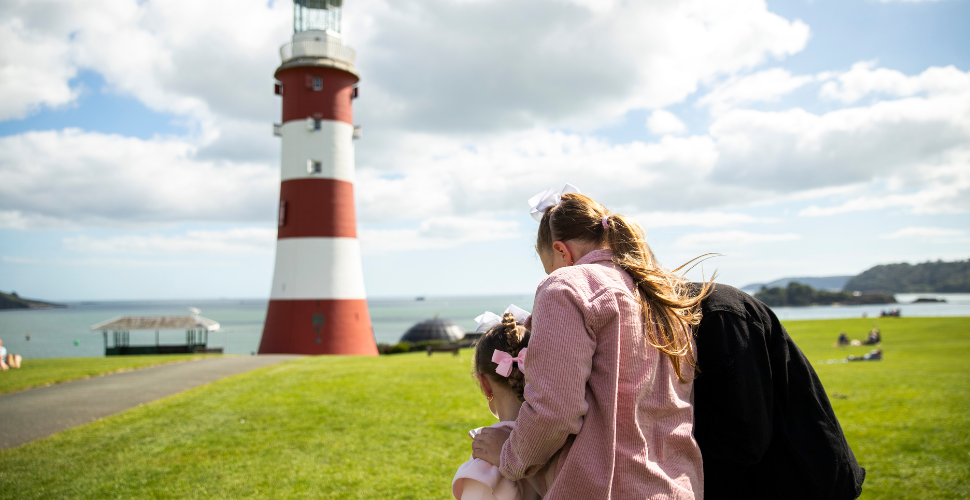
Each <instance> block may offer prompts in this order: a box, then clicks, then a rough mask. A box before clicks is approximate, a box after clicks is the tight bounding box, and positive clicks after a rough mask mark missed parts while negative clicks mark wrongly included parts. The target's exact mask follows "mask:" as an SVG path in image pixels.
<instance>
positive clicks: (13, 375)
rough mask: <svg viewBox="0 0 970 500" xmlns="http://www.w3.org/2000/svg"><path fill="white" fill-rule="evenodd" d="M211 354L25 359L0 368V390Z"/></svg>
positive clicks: (18, 388) (16, 388)
mask: <svg viewBox="0 0 970 500" xmlns="http://www.w3.org/2000/svg"><path fill="white" fill-rule="evenodd" d="M205 356H212V355H211V354H198V355H196V354H166V355H161V356H111V357H104V358H55V359H25V360H23V362H22V363H21V365H20V366H21V367H20V368H11V369H9V370H7V371H5V372H0V394H4V393H7V392H13V391H19V390H22V389H29V388H31V387H40V386H43V385H49V384H56V383H58V382H67V381H68V380H76V379H79V378H85V377H93V376H95V375H102V374H105V373H111V372H116V371H119V370H130V369H133V368H145V367H146V366H153V365H161V364H165V363H175V362H177V361H189V360H193V359H201V358H203V357H205Z"/></svg>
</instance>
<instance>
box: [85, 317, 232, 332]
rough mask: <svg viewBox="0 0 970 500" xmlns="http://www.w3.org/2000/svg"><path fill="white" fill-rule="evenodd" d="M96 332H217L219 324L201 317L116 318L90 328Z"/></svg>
mask: <svg viewBox="0 0 970 500" xmlns="http://www.w3.org/2000/svg"><path fill="white" fill-rule="evenodd" d="M91 330H92V331H97V330H119V331H120V330H208V331H210V332H217V331H219V323H218V322H217V321H214V320H211V319H209V318H203V317H202V316H197V315H192V316H118V317H115V318H111V319H109V320H107V321H102V322H100V323H98V324H96V325H93V326H92V327H91Z"/></svg>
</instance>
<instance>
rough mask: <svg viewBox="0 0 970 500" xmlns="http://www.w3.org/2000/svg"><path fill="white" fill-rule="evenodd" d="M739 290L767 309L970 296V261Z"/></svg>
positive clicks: (874, 269) (786, 280)
mask: <svg viewBox="0 0 970 500" xmlns="http://www.w3.org/2000/svg"><path fill="white" fill-rule="evenodd" d="M742 290H744V291H746V292H748V293H753V294H754V296H755V297H757V298H758V299H760V300H761V301H763V302H764V303H765V304H768V305H769V306H809V305H835V304H841V305H862V304H894V303H896V299H895V297H893V294H896V293H970V259H968V260H965V261H959V260H958V261H955V262H943V261H941V260H939V261H936V262H923V263H920V264H915V265H913V264H907V263H901V264H886V265H880V266H875V267H872V268H870V269H868V270H866V271H864V272H862V273H861V274H859V275H858V276H827V277H813V278H783V279H780V280H775V281H772V282H771V283H753V284H751V285H747V286H745V287H744V288H742ZM918 301H919V302H930V301H933V302H936V301H938V300H937V299H919V300H918Z"/></svg>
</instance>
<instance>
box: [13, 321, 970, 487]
mask: <svg viewBox="0 0 970 500" xmlns="http://www.w3.org/2000/svg"><path fill="white" fill-rule="evenodd" d="M786 325H787V326H788V327H789V329H790V331H791V333H792V336H793V337H794V338H795V339H796V341H797V342H798V343H799V345H801V346H802V348H803V350H804V351H805V352H806V355H807V356H808V357H809V359H810V360H811V361H812V362H813V363H817V362H818V361H820V360H825V359H834V358H843V357H844V356H846V355H847V354H850V353H851V354H861V353H863V352H866V351H868V348H862V347H856V348H848V349H840V348H835V347H832V346H831V344H832V343H833V342H835V339H836V336H837V335H838V333H839V331H840V330H842V329H845V330H846V331H848V332H849V334H850V336H851V337H853V338H863V336H864V334H865V332H866V331H867V330H868V329H869V328H871V326H872V320H868V321H866V320H835V321H812V322H808V321H804V322H789V323H786ZM879 327H880V329H881V330H882V332H883V339H884V343H883V346H882V348H883V349H884V351H885V359H884V361H881V362H869V363H865V362H861V363H847V364H842V363H839V364H822V365H818V364H817V365H816V366H817V369H818V371H819V375H820V376H821V378H822V381H823V382H824V383H825V386H826V389H827V390H828V391H829V394H830V395H832V394H839V395H840V396H844V398H843V397H839V398H833V405H834V406H835V409H836V412H837V413H838V415H839V419H840V420H841V422H842V425H843V427H844V428H845V430H846V433H847V435H848V438H849V442H850V444H851V445H852V447H853V449H854V450H855V452H856V456H857V457H858V459H859V462H860V463H862V464H863V466H865V467H866V469H867V470H868V477H867V480H866V484H865V487H864V494H863V498H893V499H906V498H914V499H915V498H920V499H932V498H967V497H970V487H968V486H967V485H968V484H970V467H968V464H970V441H968V436H970V417H968V415H970V407H968V404H970V403H968V400H970V363H968V361H970V318H949V319H909V318H903V319H896V320H888V319H885V320H880V322H879ZM469 368H470V364H469V359H468V352H467V351H465V352H464V353H463V355H462V358H455V357H452V356H451V355H448V354H435V355H434V356H433V357H431V358H429V357H427V355H426V354H423V353H411V354H400V355H395V356H384V357H380V358H353V357H314V358H304V359H300V360H296V361H291V362H288V363H283V364H280V365H275V366H271V367H267V368H262V369H259V370H255V371H252V372H249V373H245V374H242V375H237V376H233V377H229V378H227V379H223V380H221V381H219V382H215V383H213V384H209V385H207V386H203V387H199V388H196V389H193V390H190V391H187V392H185V393H182V394H179V395H176V396H172V397H169V398H166V399H163V400H161V401H158V402H155V403H152V404H148V405H145V406H142V407H139V408H135V409H133V410H130V411H128V412H125V413H122V414H120V415H116V416H114V417H110V418H107V419H104V420H102V421H98V422H94V423H91V424H88V425H85V426H82V427H79V428H76V429H72V430H68V431H65V432H62V433H60V434H57V435H55V436H52V437H50V438H48V439H44V440H40V441H36V442H34V443H30V444H27V445H25V446H22V447H20V448H15V449H11V450H2V451H0V492H2V493H0V497H5V496H8V495H14V493H13V492H16V494H15V496H16V497H18V498H196V497H198V498H203V497H205V498H208V497H215V498H244V497H251V498H440V499H446V498H450V496H451V495H450V483H451V478H452V475H453V474H454V470H455V468H456V467H457V466H458V465H459V464H460V463H461V462H463V461H464V460H466V459H467V457H468V455H469V453H470V446H469V439H468V438H467V436H466V431H467V430H468V429H470V428H473V427H478V426H482V425H488V424H490V423H492V422H493V421H494V419H493V418H492V417H491V416H490V415H489V414H488V410H487V408H486V405H485V401H484V398H482V396H481V395H480V393H479V391H478V388H477V386H476V385H475V382H474V381H473V379H472V378H471V376H470V375H469Z"/></svg>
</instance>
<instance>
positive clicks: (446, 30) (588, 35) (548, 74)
mask: <svg viewBox="0 0 970 500" xmlns="http://www.w3.org/2000/svg"><path fill="white" fill-rule="evenodd" d="M510 12H514V13H515V15H514V16H509V13H510ZM345 19H346V20H347V22H348V23H350V25H351V26H352V27H353V32H354V37H353V39H352V40H353V41H354V43H355V44H356V45H357V47H358V48H359V49H360V50H359V58H360V59H359V61H360V66H361V68H362V69H364V70H365V75H366V79H365V81H364V87H365V89H364V91H365V92H366V95H367V96H368V97H367V99H362V100H361V102H360V110H361V114H360V116H361V117H362V118H363V119H364V121H365V122H375V123H377V122H379V123H381V124H382V125H383V126H385V127H393V128H407V129H411V130H422V131H434V132H441V133H453V132H454V131H496V130H499V131H504V130H516V129H523V128H530V127H533V126H545V125H552V124H571V125H573V126H580V127H582V126H595V125H596V124H602V123H606V122H609V121H611V120H613V119H614V118H616V117H618V116H620V115H622V114H623V113H625V112H626V111H628V110H630V109H643V108H662V107H664V106H666V105H668V104H671V103H676V102H679V101H681V100H683V99H684V98H685V97H687V96H688V95H690V94H691V93H692V92H694V91H695V90H696V88H697V86H698V84H699V83H700V82H702V81H706V80H708V79H710V78H713V77H715V76H717V75H721V74H730V73H733V72H736V71H738V70H740V69H744V68H750V67H753V66H755V65H757V64H759V63H761V62H763V61H765V60H766V59H768V58H770V57H784V56H786V55H789V54H793V53H795V52H798V51H800V50H802V49H803V48H804V46H805V43H806V42H807V40H808V34H809V30H808V27H807V26H806V25H805V24H804V23H802V22H800V21H788V20H786V19H784V18H782V17H780V16H778V15H776V14H773V13H771V12H769V11H768V9H767V6H766V5H765V3H764V2H763V1H761V0H685V1H680V2H676V3H674V2H587V1H583V2H567V1H560V2H548V1H540V0H495V1H491V2H448V1H444V0H425V1H416V0H414V1H397V2H388V1H384V0H369V1H364V2H358V3H356V4H355V5H352V4H350V3H348V7H347V11H346V13H345ZM442 40H447V43H442ZM431 75H433V77H432V76H431Z"/></svg>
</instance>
